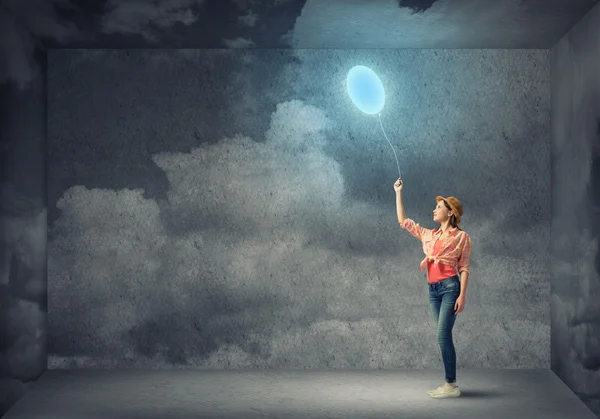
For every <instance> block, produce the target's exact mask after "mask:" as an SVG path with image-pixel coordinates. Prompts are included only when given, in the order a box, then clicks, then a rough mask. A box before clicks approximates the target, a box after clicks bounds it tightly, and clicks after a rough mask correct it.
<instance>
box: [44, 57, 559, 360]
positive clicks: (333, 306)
mask: <svg viewBox="0 0 600 419" xmlns="http://www.w3.org/2000/svg"><path fill="white" fill-rule="evenodd" d="M48 63H49V75H48V83H49V85H48V100H49V116H48V121H49V122H48V135H49V153H48V158H49V160H48V173H49V178H48V185H49V194H48V195H49V199H50V202H49V205H50V206H51V207H52V209H51V210H50V217H49V218H50V220H49V224H50V232H49V237H48V327H49V338H48V345H49V353H50V358H49V367H50V368H53V367H57V368H92V367H94V368H95V367H101V368H148V367H161V368H188V367H189V368H203V369H205V368H216V369H218V368H224V369H225V368H258V369H260V368H329V367H331V368H361V369H363V368H364V369H377V368H417V369H418V368H436V367H437V366H438V365H440V364H439V363H440V351H439V347H438V344H437V339H436V336H435V334H436V329H437V328H436V325H434V324H433V321H432V319H431V313H430V308H429V306H428V296H427V293H428V285H427V281H426V274H425V272H424V271H419V269H418V268H419V263H420V261H421V259H422V258H423V251H422V245H421V243H420V242H418V241H417V240H416V239H415V238H414V237H412V236H411V235H410V234H409V233H408V232H406V231H405V230H403V229H401V228H400V227H399V226H398V222H397V217H396V209H395V193H394V190H393V183H394V181H395V180H396V179H397V177H398V171H397V167H396V162H395V159H394V155H393V152H392V150H391V149H390V147H389V144H388V143H387V142H386V140H385V138H384V136H383V134H382V132H381V130H380V126H379V121H378V120H377V118H376V117H372V116H367V115H364V114H362V113H361V112H360V111H359V110H358V109H357V108H356V107H355V106H354V105H353V104H352V103H351V101H350V100H349V98H348V94H347V92H346V87H345V84H344V83H345V77H346V74H347V71H348V70H349V69H350V68H351V67H352V66H353V65H355V64H358V63H365V64H369V65H371V66H372V67H373V68H376V69H377V71H378V73H379V74H380V77H381V78H382V79H383V80H384V86H385V88H386V92H387V102H386V107H385V109H384V111H383V112H382V115H381V117H382V121H383V125H384V127H385V131H386V134H387V136H388V137H389V138H390V141H391V142H392V144H394V147H395V149H396V150H397V153H398V158H399V161H400V166H401V168H402V173H403V178H404V180H405V190H404V194H403V197H404V201H405V205H406V213H407V215H408V216H409V217H412V218H413V219H415V220H416V221H417V222H420V223H421V224H422V225H423V226H425V227H428V228H434V227H437V225H436V224H435V223H434V222H433V220H432V218H433V215H432V213H433V208H434V207H435V204H436V203H435V196H436V195H445V196H448V195H455V196H458V197H459V199H460V200H461V201H462V204H463V207H464V209H465V213H464V214H463V217H462V223H461V227H462V228H463V229H464V230H465V231H466V232H468V233H469V235H470V236H471V239H472V243H473V252H472V256H471V276H470V278H469V287H468V290H467V294H466V307H465V310H464V311H463V312H462V313H461V314H459V318H458V319H457V322H456V324H455V327H454V339H455V346H456V350H457V357H458V358H457V362H458V365H459V368H548V367H549V361H550V351H549V348H550V345H549V342H550V328H549V316H550V315H549V305H548V298H549V288H550V284H549V279H548V278H549V275H550V272H549V262H550V260H549V252H548V245H549V237H550V236H549V233H550V230H549V227H550V178H549V171H550V142H549V138H550V127H551V125H550V97H549V93H550V85H549V81H550V80H549V77H550V74H549V62H548V54H547V51H540V50H520V51H506V50H502V51H492V50H486V51H460V50H450V51H436V50H424V51H420V50H399V51H385V50H377V51H361V50H357V51H328V50H311V51H294V52H289V51H284V50H279V51H278V50H275V51H245V52H232V51H223V50H221V51H187V52H177V51H71V50H63V51H54V52H51V53H50V55H49V61H48ZM158 98H160V99H158ZM98 115H102V116H103V117H102V118H98V117H97V116H98ZM90 133H94V134H93V135H90ZM492 156H493V157H492Z"/></svg>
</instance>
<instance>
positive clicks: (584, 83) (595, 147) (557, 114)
mask: <svg viewBox="0 0 600 419" xmlns="http://www.w3.org/2000/svg"><path fill="white" fill-rule="evenodd" d="M551 69H552V212H553V218H552V246H551V252H552V296H551V300H550V301H551V308H552V363H551V365H552V370H553V371H554V372H555V373H556V374H557V375H558V376H559V377H560V378H561V379H562V380H563V381H564V382H565V383H566V384H567V385H568V386H569V388H571V389H572V390H573V391H574V392H575V393H576V394H577V395H578V396H579V397H580V398H581V399H582V400H583V401H584V402H585V403H586V404H587V405H588V406H589V407H590V409H592V410H593V411H594V412H595V413H596V414H597V415H598V417H600V303H599V302H600V249H599V247H598V238H599V235H600V78H599V77H598V74H600V6H596V7H595V8H594V9H593V10H592V11H591V12H590V13H589V14H588V15H587V16H586V17H585V18H584V19H583V20H582V21H581V22H579V23H578V24H577V26H575V27H574V28H573V29H572V30H571V31H570V32H569V33H568V35H567V36H565V37H564V38H563V39H562V40H561V41H560V42H559V43H558V44H557V45H556V46H555V47H554V48H552V50H551Z"/></svg>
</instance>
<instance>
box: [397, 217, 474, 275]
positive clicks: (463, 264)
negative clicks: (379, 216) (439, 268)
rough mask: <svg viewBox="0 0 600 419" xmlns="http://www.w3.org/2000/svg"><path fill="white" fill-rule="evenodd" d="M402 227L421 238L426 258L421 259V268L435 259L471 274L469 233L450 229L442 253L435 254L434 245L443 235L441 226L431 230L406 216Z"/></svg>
mask: <svg viewBox="0 0 600 419" xmlns="http://www.w3.org/2000/svg"><path fill="white" fill-rule="evenodd" d="M400 227H402V228H403V229H405V230H407V231H408V232H409V233H410V234H412V235H413V236H415V237H416V238H417V239H419V240H421V242H422V243H423V252H425V259H423V260H422V261H421V265H420V270H421V271H422V270H423V268H424V267H425V266H426V264H427V261H428V260H430V261H434V263H436V264H437V263H438V262H442V263H444V264H446V265H448V266H458V272H459V274H460V273H463V272H466V273H467V274H469V275H470V274H471V271H470V269H469V258H470V257H471V238H470V237H469V235H468V234H467V233H465V232H464V231H462V230H459V229H458V228H452V229H449V230H448V237H447V238H446V240H444V242H443V243H442V247H441V248H440V253H439V254H438V255H434V254H433V246H434V244H435V241H436V240H437V239H438V237H439V236H441V235H442V231H441V230H440V229H439V228H436V229H435V230H430V229H428V228H425V227H421V226H420V225H419V224H416V223H415V222H414V221H413V220H411V219H410V218H406V219H405V220H404V221H403V222H402V223H401V224H400Z"/></svg>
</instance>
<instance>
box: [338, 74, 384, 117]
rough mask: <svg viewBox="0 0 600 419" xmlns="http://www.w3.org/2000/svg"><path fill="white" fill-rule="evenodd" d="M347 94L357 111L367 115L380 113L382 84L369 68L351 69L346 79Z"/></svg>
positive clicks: (382, 102) (382, 100)
mask: <svg viewBox="0 0 600 419" xmlns="http://www.w3.org/2000/svg"><path fill="white" fill-rule="evenodd" d="M346 84H347V87H348V94H349V95H350V99H352V102H354V104H355V105H356V107H357V108H358V109H360V110H361V111H363V112H364V113H366V114H369V115H375V114H378V113H379V112H381V110H382V109H383V105H384V104H385V91H384V90H383V83H381V80H379V77H377V74H375V72H374V71H373V70H371V69H370V68H369V67H365V66H364V65H357V66H355V67H352V68H351V69H350V71H349V72H348V77H347V78H346Z"/></svg>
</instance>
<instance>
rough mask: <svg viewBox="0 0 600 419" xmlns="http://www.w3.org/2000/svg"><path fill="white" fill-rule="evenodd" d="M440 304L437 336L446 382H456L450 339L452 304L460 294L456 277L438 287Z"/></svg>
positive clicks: (452, 319)
mask: <svg viewBox="0 0 600 419" xmlns="http://www.w3.org/2000/svg"><path fill="white" fill-rule="evenodd" d="M439 291H440V294H441V300H442V302H441V306H440V311H439V319H438V331H437V337H438V342H439V344H440V350H441V352H442V359H443V361H444V369H445V371H446V382H447V383H455V382H456V351H455V349H454V342H453V340H452V328H453V327H454V323H455V321H456V314H455V312H454V304H455V303H456V299H457V298H458V295H459V294H460V281H459V280H458V278H457V279H454V280H449V281H446V282H445V283H444V285H443V286H442V287H440V290H439Z"/></svg>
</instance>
